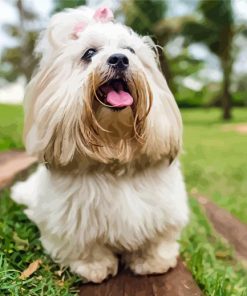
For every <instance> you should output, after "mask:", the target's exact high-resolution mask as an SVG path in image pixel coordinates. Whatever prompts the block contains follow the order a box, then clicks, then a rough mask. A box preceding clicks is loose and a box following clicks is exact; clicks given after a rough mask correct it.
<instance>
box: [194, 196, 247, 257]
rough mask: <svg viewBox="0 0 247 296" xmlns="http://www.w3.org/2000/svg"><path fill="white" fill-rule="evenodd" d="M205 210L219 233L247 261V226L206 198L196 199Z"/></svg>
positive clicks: (198, 197)
mask: <svg viewBox="0 0 247 296" xmlns="http://www.w3.org/2000/svg"><path fill="white" fill-rule="evenodd" d="M196 198H197V200H198V202H199V203H200V204H201V205H202V207H203V208H204V210H205V212H206V215H207V217H208V219H209V221H211V223H212V224H213V226H214V228H215V229H216V231H217V232H219V233H220V234H221V235H222V236H223V237H224V238H225V239H226V240H227V241H228V242H229V243H230V244H231V245H232V246H233V247H234V248H235V250H236V252H237V254H238V255H239V256H240V257H241V258H243V259H244V260H245V261H246V260H247V225H246V224H244V223H242V222H240V221H239V220H238V219H237V218H235V217H234V216H233V215H232V214H231V213H229V212H228V211H226V210H224V209H222V208H220V207H219V206H217V205H216V204H215V203H213V202H211V201H210V200H208V199H207V198H205V197H204V196H201V195H200V196H197V197H196Z"/></svg>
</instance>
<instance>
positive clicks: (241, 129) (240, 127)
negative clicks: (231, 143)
mask: <svg viewBox="0 0 247 296" xmlns="http://www.w3.org/2000/svg"><path fill="white" fill-rule="evenodd" d="M223 130H224V131H227V132H228V131H235V132H237V133H240V134H247V123H243V124H237V125H227V126H224V127H223Z"/></svg>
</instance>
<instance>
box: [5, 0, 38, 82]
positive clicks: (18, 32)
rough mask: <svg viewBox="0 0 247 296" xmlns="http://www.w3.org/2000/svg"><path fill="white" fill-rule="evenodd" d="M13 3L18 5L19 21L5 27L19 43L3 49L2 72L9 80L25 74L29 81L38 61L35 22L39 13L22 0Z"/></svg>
mask: <svg viewBox="0 0 247 296" xmlns="http://www.w3.org/2000/svg"><path fill="white" fill-rule="evenodd" d="M11 3H12V4H13V5H14V6H15V7H16V11H17V14H18V22H17V23H16V24H6V25H5V26H4V29H5V31H6V32H7V33H8V34H9V35H10V36H12V37H13V38H14V39H15V40H16V44H17V45H16V46H14V47H7V48H5V49H4V50H3V53H2V63H1V67H0V73H1V76H2V77H4V78H6V79H7V80H9V81H14V80H16V79H17V77H18V76H20V75H24V76H25V78H26V80H27V81H28V80H29V79H30V78H31V75H32V72H33V69H34V67H35V65H36V63H37V59H36V58H35V56H34V55H33V50H34V46H35V41H36V38H37V29H36V30H35V29H34V28H35V26H34V25H33V24H34V23H35V22H37V20H38V15H37V14H36V13H35V12H34V11H32V9H31V8H30V7H28V8H27V7H25V5H24V4H23V1H22V0H17V1H11Z"/></svg>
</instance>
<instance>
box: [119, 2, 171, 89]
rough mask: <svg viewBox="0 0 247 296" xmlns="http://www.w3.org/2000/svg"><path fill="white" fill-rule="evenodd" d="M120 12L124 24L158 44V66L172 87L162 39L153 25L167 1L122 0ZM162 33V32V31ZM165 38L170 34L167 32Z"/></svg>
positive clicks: (162, 17)
mask: <svg viewBox="0 0 247 296" xmlns="http://www.w3.org/2000/svg"><path fill="white" fill-rule="evenodd" d="M120 9H121V12H122V13H123V14H124V17H125V24H126V25H127V26H129V27H131V28H132V29H133V30H134V31H136V32H137V33H139V34H141V35H149V36H151V37H152V38H153V40H154V42H155V43H156V44H158V47H157V50H158V53H159V59H160V66H161V70H162V72H163V73H164V74H165V76H166V79H167V83H168V85H169V86H170V87H171V88H172V89H174V85H173V79H172V78H173V77H172V73H171V69H170V65H169V63H168V61H167V56H166V53H165V52H164V48H163V46H164V40H163V38H160V37H161V36H160V35H159V34H156V32H155V27H156V25H157V24H158V23H159V21H161V20H163V19H164V17H165V15H166V13H167V2H165V1H163V0H142V1H139V0H123V1H122V2H121V7H120ZM163 33H164V32H163ZM167 35H168V36H167V39H169V37H170V36H171V34H169V33H168V32H167Z"/></svg>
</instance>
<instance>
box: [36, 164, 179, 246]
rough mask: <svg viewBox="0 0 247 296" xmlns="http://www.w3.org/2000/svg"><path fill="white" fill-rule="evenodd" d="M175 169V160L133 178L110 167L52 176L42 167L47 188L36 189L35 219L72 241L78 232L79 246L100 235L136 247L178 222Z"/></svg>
mask: <svg viewBox="0 0 247 296" xmlns="http://www.w3.org/2000/svg"><path fill="white" fill-rule="evenodd" d="M175 171H178V168H177V167H176V166H174V167H173V168H167V167H166V166H162V165H158V166H156V167H153V168H149V169H146V170H143V171H142V172H139V173H138V174H137V175H133V177H132V178H129V176H120V177H116V176H115V175H113V174H111V173H108V174H107V173H91V174H90V173H87V174H83V175H81V176H76V177H75V176H74V177H72V176H68V177H65V176H64V175H63V176H56V177H54V175H52V178H51V175H50V174H49V172H48V171H47V170H45V169H44V168H43V178H46V182H47V183H48V184H47V185H48V186H47V189H49V192H45V191H46V190H44V188H43V190H42V191H40V192H42V196H39V200H40V201H42V202H41V203H40V202H38V204H37V207H38V208H37V215H34V218H33V220H35V222H36V223H39V224H41V225H43V227H44V231H42V228H41V232H43V233H45V232H47V230H49V232H50V231H52V233H54V234H56V235H57V236H58V237H61V238H65V237H67V238H69V237H71V241H74V242H75V237H76V238H78V240H77V243H78V248H80V245H82V244H83V245H84V246H85V245H87V244H88V245H90V244H91V243H92V242H95V241H99V242H102V243H104V244H108V245H110V246H111V247H114V248H116V249H118V250H120V251H122V250H134V249H137V248H138V247H139V246H140V245H143V243H145V242H146V241H147V240H150V239H152V237H155V236H157V233H164V232H165V230H166V227H168V226H171V225H176V223H178V221H177V218H176V214H175V216H173V215H171V213H173V212H174V208H175V207H177V203H179V200H180V198H176V200H172V199H173V198H174V195H177V193H176V191H178V192H179V191H182V190H181V188H180V187H181V184H182V183H181V180H176V179H174V176H175V175H176V173H175ZM39 179H40V178H39ZM41 179H42V178H41ZM174 185H175V187H174ZM176 186H177V188H176ZM181 198H183V197H182V196H181ZM47 199H49V201H48V200H47ZM46 200H47V202H46ZM54 209H56V212H55V211H54ZM177 213H178V215H179V211H177ZM179 219H181V217H179V218H178V220H179ZM56 225H57V229H56ZM61 225H63V228H62V229H61Z"/></svg>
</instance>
